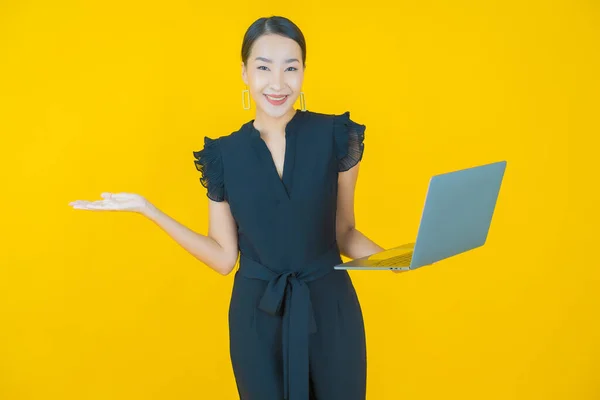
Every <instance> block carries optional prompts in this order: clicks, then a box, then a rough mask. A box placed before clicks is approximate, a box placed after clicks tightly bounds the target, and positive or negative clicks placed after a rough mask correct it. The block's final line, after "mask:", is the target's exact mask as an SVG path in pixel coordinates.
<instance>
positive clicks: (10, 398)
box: [0, 0, 600, 400]
mask: <svg viewBox="0 0 600 400" xmlns="http://www.w3.org/2000/svg"><path fill="white" fill-rule="evenodd" d="M269 15H284V16H287V17H289V18H291V19H292V20H293V21H295V22H296V23H297V24H298V25H299V26H300V27H301V29H302V30H303V31H304V33H305V36H306V39H307V42H308V52H307V56H308V58H307V66H308V68H307V72H306V80H305V86H304V91H305V93H306V100H307V106H308V109H309V110H311V111H317V112H325V113H342V112H344V111H346V110H349V111H351V116H352V118H353V119H354V120H355V121H357V122H359V123H363V124H365V125H367V132H366V139H365V155H364V158H363V162H362V166H361V173H360V177H359V183H358V186H357V191H356V216H357V223H358V228H359V229H360V230H361V231H362V232H363V233H365V234H366V235H367V236H368V237H370V238H371V239H373V240H374V241H375V242H377V243H378V244H380V245H382V246H384V247H391V246H394V245H398V244H402V243H405V242H410V241H413V240H414V236H415V234H416V230H417V227H418V222H419V217H420V212H421V207H422V205H423V201H424V196H425V190H426V187H427V184H428V180H429V178H430V177H431V175H434V174H436V173H442V172H447V171H451V170H455V169H460V168H465V167H470V166H474V165H477V164H482V163H487V162H492V161H497V160H503V159H505V160H507V161H508V168H507V171H506V175H505V180H504V183H503V186H502V189H501V192H500V197H499V200H498V205H497V209H496V213H495V215H494V220H493V223H492V228H491V231H490V235H489V239H488V243H487V244H486V245H485V246H484V247H482V248H480V249H477V250H475V251H473V252H469V253H467V254H463V255H460V256H457V257H455V258H452V259H450V260H447V261H444V262H441V263H439V264H436V265H435V266H433V267H429V268H423V269H421V270H418V271H414V272H410V273H405V274H398V275H396V274H392V273H390V272H366V273H365V272H358V271H357V272H352V278H353V280H354V283H355V286H356V288H357V291H358V294H359V297H360V300H361V303H362V307H363V311H364V316H365V321H366V327H367V341H368V343H367V346H368V367H369V372H368V399H369V400H388V399H389V400H392V399H411V400H412V399H415V400H416V399H461V400H465V399H502V400H505V399H598V398H600V378H599V377H600V327H599V323H598V315H599V312H598V310H599V306H600V294H599V292H600V285H599V283H600V279H599V278H600V273H599V271H598V268H599V264H600V262H599V261H598V256H597V251H596V250H597V247H598V243H597V238H598V233H597V232H598V222H599V219H598V214H597V211H596V209H597V207H598V194H597V192H598V190H597V185H598V181H599V179H598V175H597V172H598V167H597V165H598V150H599V146H598V138H597V135H598V134H599V132H600V129H599V128H600V124H599V123H598V118H599V117H598V115H599V108H600V107H599V106H600V101H599V97H600V80H599V71H600V56H599V54H600V40H599V39H600V10H599V7H598V3H597V2H594V1H591V0H587V1H585V0H559V1H554V2H546V1H541V0H532V1H526V2H521V1H517V0H509V1H500V0H497V1H489V2H488V1H479V2H477V1H453V2H446V1H439V0H434V1H428V2H414V1H399V2H398V1H394V2H391V1H390V2H386V1H380V0H375V1H369V2H366V3H365V2H361V1H353V0H349V1H328V2H324V3H321V2H318V1H314V0H309V1H303V2H295V3H290V2H282V1H278V2H275V1H270V0H268V1H263V2H248V1H228V2H222V3H220V4H219V5H214V4H213V3H211V4H206V3H204V2H198V1H196V2H194V1H178V0H173V1H170V2H156V1H138V0H131V1H126V2H118V1H102V2H99V1H98V2H95V1H88V2H82V1H66V0H56V1H53V2H48V1H40V0H32V1H28V2H25V1H18V0H3V1H2V2H1V3H0V134H1V139H0V141H1V142H0V145H1V150H2V156H1V157H0V160H1V161H0V162H1V165H0V166H1V168H0V171H1V172H0V173H1V176H0V178H1V179H2V181H1V185H2V186H1V187H2V195H1V196H0V202H1V208H0V210H1V212H2V215H1V217H2V220H1V226H2V251H1V252H0V399H2V400H33V399H35V400H38V399H39V400H42V399H43V400H54V399H60V400H96V399H97V400H107V399H111V400H112V399H115V400H120V399H128V400H132V399H143V400H149V399H153V400H163V399H164V400H167V399H169V400H170V399H177V400H188V399H189V400H191V399H223V400H233V399H236V398H238V397H237V392H236V388H235V381H234V378H233V374H232V370H231V366H230V361H229V348H228V327H227V309H228V305H229V297H230V294H231V287H232V279H233V275H229V276H227V277H222V276H220V275H218V274H216V273H214V272H212V271H211V270H210V269H209V268H207V267H206V266H205V265H203V264H202V263H200V262H199V261H197V260H196V259H194V258H193V257H191V256H190V255H189V254H188V253H186V252H185V251H184V250H183V249H182V248H180V247H179V246H178V245H177V244H176V243H175V242H174V241H172V240H170V239H169V237H168V236H166V234H165V233H164V232H162V231H161V230H160V229H159V228H158V227H157V226H156V225H154V224H153V223H152V222H150V221H149V220H146V219H144V218H143V217H142V216H140V215H137V214H131V213H114V212H113V213H110V212H103V213H98V212H90V211H81V210H73V209H71V208H70V207H69V206H68V202H69V201H72V200H76V199H86V200H97V199H99V198H100V197H99V196H100V193H101V192H103V191H112V192H119V191H127V192H135V193H140V194H142V195H144V196H146V197H147V198H148V199H149V200H150V201H152V202H153V203H154V204H156V205H157V206H158V207H159V208H161V209H162V210H163V211H165V212H166V213H168V214H169V215H171V216H172V217H174V218H175V219H177V220H178V221H180V222H182V223H183V224H185V225H187V226H189V227H190V228H192V229H195V230H197V231H199V232H201V233H203V234H205V233H206V229H207V207H208V204H207V202H208V199H207V198H206V195H205V189H204V188H203V187H202V186H201V185H200V183H199V181H198V179H199V173H198V171H196V170H195V168H194V164H193V157H192V151H194V150H198V149H200V148H201V146H202V144H203V138H204V136H209V137H217V136H222V135H226V134H228V133H230V132H232V131H234V130H237V129H238V128H239V127H240V126H241V124H243V123H244V122H246V121H248V120H249V119H251V118H252V117H253V111H254V110H251V111H244V110H243V109H242V107H241V90H242V89H244V86H243V83H242V81H241V77H240V67H239V63H240V55H239V53H240V47H241V40H242V37H243V34H244V32H245V30H246V29H247V27H248V26H249V25H250V24H251V23H252V22H253V21H254V20H255V19H257V18H259V17H261V16H269ZM297 106H298V105H297ZM325 400H327V399H325Z"/></svg>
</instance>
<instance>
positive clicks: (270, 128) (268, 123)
mask: <svg viewBox="0 0 600 400" xmlns="http://www.w3.org/2000/svg"><path fill="white" fill-rule="evenodd" d="M296 112H297V111H296V109H295V108H293V107H292V108H290V109H289V110H288V111H287V112H286V113H285V114H284V115H282V116H281V117H275V118H274V117H272V116H270V115H268V114H267V113H265V112H263V111H261V110H257V111H256V117H255V118H254V128H256V130H258V131H259V132H260V133H261V134H263V135H264V136H271V135H285V127H286V125H287V124H288V122H290V121H291V120H292V118H294V115H296Z"/></svg>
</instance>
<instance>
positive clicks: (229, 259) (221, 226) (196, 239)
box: [140, 199, 238, 275]
mask: <svg viewBox="0 0 600 400" xmlns="http://www.w3.org/2000/svg"><path fill="white" fill-rule="evenodd" d="M208 210H209V227H208V234H207V235H206V236H205V235H202V234H200V233H197V232H194V231H193V230H191V229H189V228H187V227H186V226H185V225H183V224H181V223H179V222H177V221H176V220H175V219H173V218H171V217H170V216H168V215H167V214H165V213H164V212H162V211H161V210H159V209H158V208H156V207H155V206H154V205H153V204H151V203H150V202H147V201H146V202H145V205H144V207H142V208H141V210H140V213H141V214H143V215H144V216H146V217H148V218H149V219H150V220H152V221H153V222H154V223H156V224H157V225H158V226H159V227H160V228H161V229H162V230H164V231H165V232H166V233H167V234H168V235H169V236H170V237H171V238H172V239H173V240H175V242H177V243H178V244H179V245H180V246H181V247H183V248H184V249H185V250H187V251H188V252H189V253H191V254H192V255H193V256H194V257H196V258H197V259H198V260H200V261H202V262H203V263H204V264H206V265H207V266H209V267H210V268H212V269H213V270H215V271H217V272H218V273H220V274H222V275H227V274H229V273H230V272H231V271H233V268H234V267H235V264H236V261H237V258H238V242H237V226H236V223H235V220H234V219H233V216H232V215H231V210H230V208H229V203H228V202H227V201H220V202H217V201H213V200H211V199H208Z"/></svg>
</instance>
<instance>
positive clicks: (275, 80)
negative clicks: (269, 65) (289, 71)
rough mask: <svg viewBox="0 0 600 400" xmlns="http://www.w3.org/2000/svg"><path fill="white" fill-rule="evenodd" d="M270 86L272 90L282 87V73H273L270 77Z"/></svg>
mask: <svg viewBox="0 0 600 400" xmlns="http://www.w3.org/2000/svg"><path fill="white" fill-rule="evenodd" d="M271 87H272V88H273V90H277V91H279V90H281V88H282V87H283V74H282V73H281V72H275V73H273V76H272V79H271Z"/></svg>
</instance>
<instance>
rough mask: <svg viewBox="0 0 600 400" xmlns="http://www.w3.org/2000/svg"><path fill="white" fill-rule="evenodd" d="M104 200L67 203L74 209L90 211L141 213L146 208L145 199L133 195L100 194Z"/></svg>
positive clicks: (122, 193)
mask: <svg viewBox="0 0 600 400" xmlns="http://www.w3.org/2000/svg"><path fill="white" fill-rule="evenodd" d="M100 196H101V197H102V198H103V199H104V200H96V201H87V200H75V201H72V202H70V203H69V205H70V206H72V207H73V208H74V209H78V210H92V211H132V212H141V211H142V210H143V208H144V207H145V206H146V203H147V202H146V199H145V198H144V197H143V196H140V195H139V194H135V193H124V192H121V193H107V192H105V193H102V194H101V195H100Z"/></svg>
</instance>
